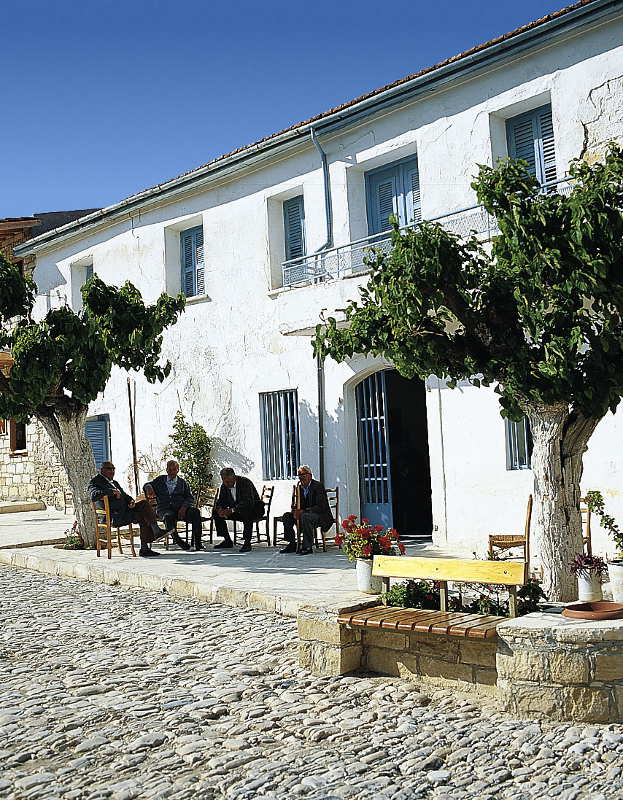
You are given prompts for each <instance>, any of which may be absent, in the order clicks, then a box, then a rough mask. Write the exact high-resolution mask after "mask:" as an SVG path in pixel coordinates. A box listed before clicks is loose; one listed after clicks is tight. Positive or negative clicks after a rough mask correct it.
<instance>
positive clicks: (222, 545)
mask: <svg viewBox="0 0 623 800" xmlns="http://www.w3.org/2000/svg"><path fill="white" fill-rule="evenodd" d="M233 546H234V543H233V542H232V541H231V539H225V540H224V541H222V542H220V543H219V544H215V545H214V549H215V550H225V549H226V548H228V547H233Z"/></svg>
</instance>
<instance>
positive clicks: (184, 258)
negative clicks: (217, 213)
mask: <svg viewBox="0 0 623 800" xmlns="http://www.w3.org/2000/svg"><path fill="white" fill-rule="evenodd" d="M180 248H181V262H182V291H183V292H184V294H185V295H186V297H195V296H197V295H201V294H204V293H205V264H204V257H203V227H202V226H201V225H199V226H198V227H197V228H189V229H188V230H186V231H182V232H181V234H180Z"/></svg>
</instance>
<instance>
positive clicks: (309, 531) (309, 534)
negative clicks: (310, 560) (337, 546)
mask: <svg viewBox="0 0 623 800" xmlns="http://www.w3.org/2000/svg"><path fill="white" fill-rule="evenodd" d="M298 477H299V484H298V487H297V490H298V494H299V497H300V508H297V507H296V503H295V502H294V501H293V503H292V511H286V513H285V514H284V515H283V517H282V519H283V538H284V539H285V540H286V541H287V542H288V545H287V547H284V548H283V550H280V551H279V552H280V553H296V535H295V533H294V526H295V524H296V523H297V522H298V523H299V524H300V526H301V534H302V538H303V542H302V546H301V549H300V550H299V551H298V553H299V555H301V556H306V555H309V554H310V553H312V552H313V549H314V533H315V532H316V528H318V527H319V528H321V529H322V530H323V531H328V530H329V528H330V527H331V525H333V523H334V521H335V520H334V519H333V514H332V513H331V508H330V507H329V501H328V500H327V490H326V489H325V488H324V486H323V485H322V484H321V483H320V481H316V480H314V479H313V476H312V471H311V468H310V467H308V466H307V464H301V466H300V467H299V468H298ZM295 497H296V495H295Z"/></svg>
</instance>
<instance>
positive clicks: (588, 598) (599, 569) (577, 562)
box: [569, 553, 608, 602]
mask: <svg viewBox="0 0 623 800" xmlns="http://www.w3.org/2000/svg"><path fill="white" fill-rule="evenodd" d="M569 566H570V568H571V572H573V574H574V575H575V576H576V577H577V579H578V600H583V601H584V602H593V601H595V600H602V599H603V595H602V592H601V582H602V580H603V576H604V574H605V572H606V570H607V569H608V566H607V564H606V562H605V561H604V560H603V558H600V557H599V556H587V555H586V554H585V553H576V555H575V558H574V559H573V561H572V562H571V563H570V564H569Z"/></svg>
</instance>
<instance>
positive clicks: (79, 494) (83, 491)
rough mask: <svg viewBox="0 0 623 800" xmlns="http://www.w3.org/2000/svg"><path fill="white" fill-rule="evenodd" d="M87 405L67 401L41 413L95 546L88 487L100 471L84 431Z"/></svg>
mask: <svg viewBox="0 0 623 800" xmlns="http://www.w3.org/2000/svg"><path fill="white" fill-rule="evenodd" d="M86 416H87V408H86V406H82V405H79V404H77V403H75V404H71V402H69V403H65V402H63V404H62V405H61V404H60V403H59V404H58V405H55V406H54V407H50V410H49V413H48V412H47V410H46V412H43V413H39V414H37V417H38V419H39V420H40V422H41V424H42V425H43V427H44V428H45V430H46V432H47V434H48V435H49V437H50V438H51V439H52V441H53V442H54V444H55V445H56V447H57V448H58V451H59V453H60V456H61V461H62V464H63V466H64V467H65V471H66V473H67V479H68V481H69V485H70V486H71V490H72V492H73V497H74V509H75V512H76V519H77V520H78V525H79V526H80V534H81V535H82V538H83V539H84V543H85V545H86V546H87V547H93V546H94V545H95V514H94V513H93V508H92V506H91V500H90V498H89V496H88V494H87V486H88V484H89V481H90V480H91V478H92V477H93V476H94V475H95V474H96V472H97V469H96V466H95V459H94V458H93V449H92V448H91V443H90V442H89V440H88V439H87V436H86V434H85V432H84V423H85V420H86Z"/></svg>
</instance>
